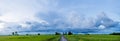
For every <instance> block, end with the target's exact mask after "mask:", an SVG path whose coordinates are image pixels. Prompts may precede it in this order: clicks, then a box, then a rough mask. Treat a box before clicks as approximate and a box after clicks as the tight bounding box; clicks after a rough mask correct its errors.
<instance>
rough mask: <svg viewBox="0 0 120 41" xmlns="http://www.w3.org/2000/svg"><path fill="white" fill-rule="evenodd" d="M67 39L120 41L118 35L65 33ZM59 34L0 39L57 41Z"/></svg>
mask: <svg viewBox="0 0 120 41" xmlns="http://www.w3.org/2000/svg"><path fill="white" fill-rule="evenodd" d="M65 37H66V38H67V39H68V41H120V35H65ZM59 39H60V35H28V36H26V35H20V36H0V41H58V40H59Z"/></svg>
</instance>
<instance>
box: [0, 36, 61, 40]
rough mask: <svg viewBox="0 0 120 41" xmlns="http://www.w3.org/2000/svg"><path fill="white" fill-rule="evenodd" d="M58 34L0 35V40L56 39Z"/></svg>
mask: <svg viewBox="0 0 120 41" xmlns="http://www.w3.org/2000/svg"><path fill="white" fill-rule="evenodd" d="M58 40H59V35H39V36H38V35H30V36H0V41H58Z"/></svg>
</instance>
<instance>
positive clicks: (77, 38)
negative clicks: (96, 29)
mask: <svg viewBox="0 0 120 41" xmlns="http://www.w3.org/2000/svg"><path fill="white" fill-rule="evenodd" d="M66 38H67V39H68V41H120V35H66Z"/></svg>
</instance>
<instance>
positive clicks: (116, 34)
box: [110, 32, 120, 35]
mask: <svg viewBox="0 0 120 41" xmlns="http://www.w3.org/2000/svg"><path fill="white" fill-rule="evenodd" d="M110 35H120V33H115V32H113V33H111V34H110Z"/></svg>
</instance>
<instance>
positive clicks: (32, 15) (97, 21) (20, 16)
mask: <svg viewBox="0 0 120 41" xmlns="http://www.w3.org/2000/svg"><path fill="white" fill-rule="evenodd" d="M81 1H82V0H80V1H79V0H75V1H72V0H71V1H69V2H68V3H66V2H67V1H63V0H51V1H49V0H40V1H39V0H12V1H9V0H5V1H4V0H1V1H0V34H11V32H13V31H18V32H19V33H24V32H25V33H28V32H29V33H34V32H47V33H48V32H50V33H54V32H67V31H72V32H74V33H111V32H119V31H120V29H119V28H120V20H119V19H120V18H119V16H118V14H117V13H119V12H114V11H116V7H118V6H117V5H114V4H116V3H115V2H116V1H109V2H107V3H110V2H112V3H114V4H113V5H114V6H113V5H112V7H109V8H108V7H106V6H105V5H107V6H111V5H108V4H105V5H103V4H99V3H101V2H99V3H96V4H93V3H95V2H88V1H82V2H83V3H80V2H81ZM106 1H108V0H106ZM106 1H104V2H103V3H106ZM98 4H99V5H100V6H102V7H100V6H98V7H97V6H96V5H98ZM89 5H90V6H89ZM104 6H105V7H104ZM94 7H96V8H94ZM91 8H92V9H91ZM101 8H102V9H103V10H101ZM104 8H107V9H108V10H107V9H104ZM110 8H115V9H110ZM111 10H114V11H112V12H110V11H111ZM102 11H103V12H102ZM106 12H107V13H106ZM110 15H112V16H110ZM6 32H7V33H6Z"/></svg>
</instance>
